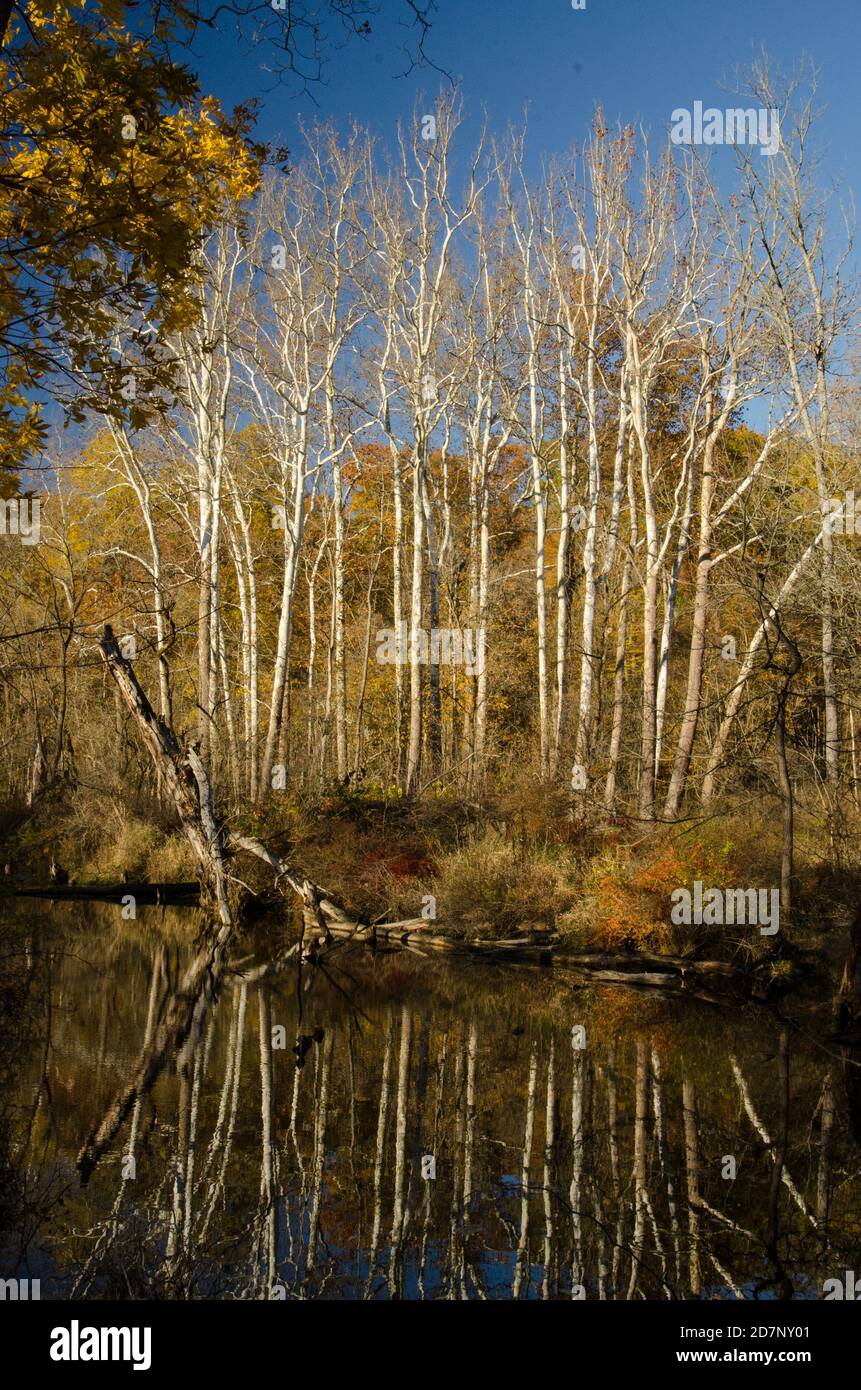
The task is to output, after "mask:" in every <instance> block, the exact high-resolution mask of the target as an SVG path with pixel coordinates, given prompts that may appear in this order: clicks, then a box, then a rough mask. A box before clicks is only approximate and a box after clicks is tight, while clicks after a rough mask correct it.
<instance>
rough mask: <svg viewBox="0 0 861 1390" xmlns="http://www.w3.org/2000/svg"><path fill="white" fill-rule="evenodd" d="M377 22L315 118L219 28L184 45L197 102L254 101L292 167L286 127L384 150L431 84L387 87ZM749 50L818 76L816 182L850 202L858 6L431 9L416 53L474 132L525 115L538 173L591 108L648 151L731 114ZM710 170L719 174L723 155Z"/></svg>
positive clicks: (577, 134) (765, 0) (294, 143)
mask: <svg viewBox="0 0 861 1390" xmlns="http://www.w3.org/2000/svg"><path fill="white" fill-rule="evenodd" d="M379 7H380V11H381V12H380V14H379V16H377V17H376V18H375V19H374V20H373V21H372V26H373V34H372V35H371V37H370V38H368V39H364V40H363V39H354V40H352V41H351V42H350V43H349V45H348V46H345V47H343V48H341V50H340V51H336V52H333V54H332V56H331V60H330V62H329V64H328V68H327V73H326V82H325V84H324V85H317V86H315V87H314V97H315V100H316V106H315V102H314V101H312V100H311V99H310V98H309V97H308V96H302V95H301V94H300V93H299V92H298V91H297V89H296V86H295V84H294V86H293V87H292V88H291V87H290V86H289V85H287V86H285V85H280V86H279V85H274V86H273V80H272V77H271V75H267V74H266V72H265V71H263V70H262V69H263V65H264V64H265V63H266V62H267V61H269V60H271V52H270V50H269V49H268V47H267V45H266V44H265V43H262V42H261V43H259V44H257V45H255V44H253V43H249V42H246V43H245V44H243V45H240V44H239V43H238V42H237V41H236V38H235V35H234V34H233V33H232V31H231V29H230V27H229V20H227V19H225V20H224V21H223V24H224V28H223V31H222V33H221V34H220V35H218V36H210V35H207V36H206V37H205V39H203V40H201V41H199V42H198V43H197V45H196V47H195V53H194V58H193V62H194V65H195V66H196V67H197V70H198V71H199V74H200V78H201V83H202V86H203V88H204V90H207V91H212V92H214V93H216V94H217V95H218V96H219V97H220V98H221V100H222V102H223V103H224V104H226V105H233V104H235V103H236V102H238V101H241V100H243V99H246V98H248V97H249V96H251V95H256V96H258V97H259V98H260V101H261V105H262V110H261V120H260V126H259V131H260V134H261V136H262V137H263V138H265V139H267V140H272V141H273V142H275V143H279V144H285V145H287V146H289V147H291V148H292V149H294V150H296V151H297V152H298V150H299V147H300V141H299V139H298V137H297V117H299V116H301V117H304V119H305V120H309V119H311V118H313V116H314V114H315V112H316V113H317V114H319V115H321V116H325V117H331V118H334V119H335V121H336V122H338V123H341V124H343V125H346V123H347V122H348V121H349V119H350V118H351V117H355V118H356V119H358V121H359V122H360V123H361V124H363V125H368V126H370V127H371V129H372V130H374V131H375V132H376V133H377V134H379V135H380V136H382V137H383V138H386V137H388V136H390V135H391V134H392V133H393V131H394V129H395V126H396V123H397V121H398V120H399V119H405V118H407V119H408V118H409V116H410V114H411V112H412V109H413V104H414V102H415V100H416V98H417V97H418V96H420V95H423V96H433V95H434V94H435V93H436V92H437V90H438V88H439V85H440V82H441V81H442V79H441V78H440V76H439V75H438V74H437V73H435V72H434V71H432V70H430V69H428V68H423V69H421V70H416V71H414V72H412V73H411V74H409V75H408V76H399V75H398V74H399V73H400V74H402V73H403V72H404V69H405V67H406V66H407V59H406V56H405V54H404V51H403V48H404V44H405V43H406V42H409V40H410V34H409V30H408V29H406V28H405V27H404V19H405V18H406V16H407V7H406V5H405V4H403V0H380V4H379ZM763 47H765V49H766V50H767V51H768V53H769V55H770V56H771V57H772V58H773V59H774V60H775V61H776V62H777V63H778V64H780V65H782V66H784V67H786V68H791V67H792V66H793V64H795V63H796V62H797V61H798V60H799V59H800V58H802V57H803V56H805V55H806V56H807V57H809V58H810V59H812V60H813V61H814V62H815V64H816V65H817V67H818V68H819V70H820V90H819V98H820V102H821V104H822V105H823V106H824V108H825V110H824V114H823V119H822V123H821V128H820V134H819V139H820V141H821V142H822V144H823V146H824V147H825V163H824V166H823V175H824V176H825V177H826V178H827V179H828V180H829V181H837V182H840V183H841V184H842V185H843V186H844V187H845V188H846V189H848V190H852V189H857V188H858V187H859V184H861V179H859V173H861V150H859V138H858V137H859V134H861V122H859V118H858V111H857V100H858V85H859V84H858V64H859V57H861V0H825V3H819V4H814V3H812V2H809V0H723V3H721V0H710V2H709V0H705V3H704V2H703V0H586V9H585V10H582V11H574V10H573V9H572V7H571V3H570V0H437V9H436V14H435V18H434V25H433V30H432V33H431V35H430V37H429V40H428V51H429V53H430V55H431V56H432V57H433V58H435V59H436V60H437V62H438V63H439V64H440V66H441V67H444V68H445V69H447V70H448V72H450V73H451V75H452V76H453V77H454V78H455V79H456V80H457V81H458V83H459V85H460V87H461V89H462V92H463V95H464V99H465V104H466V110H467V115H468V121H469V122H470V123H474V125H475V126H476V127H477V126H478V124H479V123H480V121H481V115H482V108H483V107H486V109H487V112H488V116H489V120H490V125H491V129H492V130H493V131H495V132H500V133H501V132H502V131H503V130H504V129H505V127H506V126H507V125H508V123H509V122H512V121H513V122H519V120H520V117H521V115H522V112H523V110H524V107H526V106H528V107H529V130H530V137H529V150H530V155H531V159H532V162H533V169H534V170H535V171H536V172H537V170H538V167H539V161H540V158H541V156H542V155H543V154H548V153H553V152H562V151H564V150H566V149H568V148H569V147H570V146H571V144H572V143H574V142H575V141H580V140H582V139H583V137H584V136H585V134H586V132H587V130H588V126H589V123H590V120H591V118H592V114H593V112H594V109H595V106H596V104H598V103H600V104H602V105H603V107H604V110H605V113H606V114H607V116H608V117H609V118H610V120H611V123H612V122H613V121H614V120H615V118H616V117H619V118H621V119H622V120H623V121H624V122H626V123H627V122H633V123H636V122H638V121H642V122H643V123H644V125H645V126H646V127H647V128H649V129H650V130H651V131H652V133H653V135H654V136H656V137H660V138H661V139H663V138H664V132H665V131H666V130H667V128H668V126H669V120H670V113H671V111H672V110H673V108H674V107H677V106H685V107H690V106H692V104H693V102H694V101H695V100H701V101H703V102H704V103H705V104H706V105H710V104H712V105H715V106H725V105H731V104H735V102H734V101H730V99H729V95H728V92H727V88H728V87H731V86H732V83H733V77H734V72H735V69H736V67H737V66H738V65H739V64H741V65H747V64H749V63H750V62H751V61H752V60H753V59H754V58H755V57H756V56H757V55H758V54H759V53H760V52H761V50H762V48H763ZM464 134H465V135H466V136H467V137H468V135H469V131H468V130H467V131H465V132H464ZM718 155H719V157H721V158H724V159H725V160H726V161H727V165H728V167H729V166H730V165H731V162H732V158H733V156H732V152H731V151H730V150H720V151H719V152H718Z"/></svg>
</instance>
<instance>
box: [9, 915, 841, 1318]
mask: <svg viewBox="0 0 861 1390" xmlns="http://www.w3.org/2000/svg"><path fill="white" fill-rule="evenodd" d="M4 919H5V920H4V922H3V925H2V936H0V941H2V943H3V945H2V947H0V982H1V983H2V993H0V1027H2V1030H3V1047H2V1062H0V1088H2V1099H0V1163H2V1170H3V1172H2V1196H0V1226H2V1236H0V1242H2V1243H0V1276H2V1277H3V1278H6V1279H8V1278H15V1277H18V1278H30V1279H33V1278H38V1279H40V1281H41V1296H42V1298H43V1299H45V1298H68V1297H72V1296H74V1297H76V1298H82V1297H86V1298H91V1299H98V1298H134V1299H140V1298H216V1299H236V1298H286V1299H297V1298H306V1299H310V1298H315V1299H316V1298H327V1299H392V1298H398V1299H439V1298H442V1299H473V1298H477V1299H556V1298H566V1299H570V1298H572V1297H578V1298H586V1299H641V1298H658V1299H678V1298H691V1297H702V1298H740V1297H744V1298H757V1297H758V1298H786V1297H790V1296H791V1297H795V1298H820V1297H822V1296H823V1291H826V1292H827V1291H828V1287H829V1286H828V1285H826V1281H827V1280H840V1281H841V1283H845V1280H846V1271H852V1270H857V1271H858V1272H859V1275H861V1146H859V1139H861V1126H859V1124H858V1121H857V1119H856V1120H854V1121H853V1108H854V1107H853V1103H852V1097H853V1095H855V1094H857V1084H853V1083H854V1082H855V1077H856V1075H857V1074H858V1071H859V1068H858V1065H857V1058H853V1057H852V1056H850V1055H849V1054H847V1053H846V1051H845V1050H841V1049H840V1048H839V1047H837V1046H836V1045H834V1044H833V1043H829V1042H827V1041H826V1040H825V1039H826V1038H827V1034H828V1031H829V1022H830V1020H829V1016H828V1011H827V1009H826V1010H824V1012H823V1013H822V1015H821V1016H819V1015H817V1013H816V1011H815V1010H809V1011H807V1012H806V1013H803V1014H802V1013H800V1012H799V1011H798V1010H797V1009H796V1010H793V1008H792V1007H791V1006H789V1005H787V1006H785V1008H786V1012H787V1015H792V1017H791V1019H790V1021H789V1022H786V1021H784V1020H782V1019H781V1018H779V1017H778V1016H776V1014H775V1013H774V1012H773V1011H769V1010H765V1009H763V1008H759V1007H758V1008H754V1007H750V1008H749V1009H746V1010H739V1009H738V1008H736V1007H734V1008H727V1009H720V1008H717V1007H713V1006H709V1005H705V1004H694V1003H688V1002H683V1001H675V1002H667V1001H665V1000H663V999H660V998H657V997H655V996H654V994H649V993H646V992H643V991H635V990H630V989H608V988H606V987H595V986H591V985H588V984H584V983H583V981H582V979H581V980H578V979H577V978H575V977H574V976H572V975H567V974H566V973H565V972H564V971H561V970H557V969H555V968H554V969H548V968H543V969H542V968H540V967H535V968H532V967H525V966H512V965H510V964H508V965H499V966H494V965H484V964H481V965H479V964H477V963H476V962H475V961H473V960H468V961H464V962H459V961H456V960H455V961H452V960H451V958H442V959H433V958H422V957H418V956H415V955H411V954H409V953H407V952H403V951H397V952H391V953H386V954H381V953H373V952H372V951H371V949H370V948H369V947H367V946H361V947H358V946H350V945H345V946H343V947H341V948H339V949H338V950H336V951H335V952H334V953H333V955H332V956H331V958H330V960H329V961H328V963H327V965H326V968H325V970H323V969H320V968H313V967H307V966H306V967H305V968H304V969H303V971H302V973H301V975H300V973H299V969H298V966H297V963H296V959H295V957H293V958H291V959H288V960H286V961H285V960H284V958H283V956H284V947H285V945H286V944H289V941H290V940H291V939H293V938H292V937H291V935H290V928H289V926H288V925H286V924H285V925H284V926H281V927H278V928H277V929H276V928H273V927H272V925H271V924H270V925H268V926H267V928H266V930H265V931H263V930H262V929H261V930H260V932H259V933H257V934H256V935H252V936H250V937H246V938H244V939H243V940H242V942H241V943H240V945H239V946H238V947H237V950H236V952H235V955H234V957H233V958H232V960H231V963H230V968H229V969H228V971H227V972H226V973H225V975H224V976H223V978H222V979H221V980H220V981H219V982H218V986H217V988H216V989H215V991H214V998H213V999H212V1002H211V1003H210V1005H209V1006H208V1007H207V1008H206V1010H205V1011H204V1012H203V1013H202V1015H201V1017H200V1019H199V1026H197V1027H196V1029H195V1030H194V1031H193V1032H192V1034H191V1035H190V1037H189V1039H188V1042H187V1043H186V1044H185V1046H184V1047H183V1048H182V1049H181V1050H180V1051H179V1052H178V1053H176V1052H175V1053H174V1054H173V1055H172V1056H170V1057H168V1058H167V1059H166V1063H165V1065H164V1066H163V1067H162V1068H161V1069H158V1068H157V1069H156V1075H155V1076H154V1078H153V1079H152V1082H151V1084H148V1087H147V1088H145V1089H144V1091H143V1093H142V1094H140V1095H138V1096H137V1097H136V1098H135V1100H134V1103H133V1104H132V1105H131V1106H130V1108H129V1110H128V1113H127V1115H126V1117H125V1118H124V1120H123V1122H122V1124H121V1125H120V1127H119V1129H118V1131H117V1133H116V1135H115V1137H113V1139H112V1141H111V1142H110V1143H109V1144H108V1146H107V1148H106V1149H105V1152H104V1153H103V1154H102V1155H101V1157H100V1158H99V1161H98V1162H97V1163H96V1166H95V1168H94V1170H93V1172H92V1175H91V1176H90V1177H89V1180H88V1182H87V1183H86V1184H84V1183H82V1181H81V1177H80V1174H79V1171H78V1168H77V1166H76V1158H77V1155H78V1153H79V1151H80V1150H81V1148H82V1146H83V1145H84V1144H85V1143H86V1142H87V1140H88V1139H89V1138H90V1136H91V1135H92V1134H93V1132H94V1131H95V1130H96V1129H97V1128H98V1126H99V1124H100V1123H101V1121H102V1120H103V1118H104V1116H105V1115H106V1113H107V1112H109V1110H110V1107H111V1104H112V1102H113V1100H114V1098H115V1097H116V1095H117V1094H118V1093H119V1092H121V1091H122V1088H123V1085H124V1084H127V1083H128V1079H129V1077H130V1076H131V1075H132V1074H133V1073H134V1072H135V1070H136V1068H137V1067H138V1065H139V1063H140V1061H141V1058H142V1057H144V1058H145V1057H146V1055H147V1049H148V1047H150V1045H151V1043H152V1039H153V1037H154V1035H155V1033H156V1031H157V1027H158V1022H159V1019H160V1018H161V1017H162V1016H163V1012H164V1008H165V1001H166V1000H167V999H168V998H169V996H170V995H171V993H172V991H175V989H176V986H177V983H178V981H179V980H180V978H181V976H182V972H183V967H184V965H185V963H186V962H187V960H188V959H189V956H190V953H191V950H192V942H193V940H194V936H195V931H196V929H197V927H198V925H199V923H198V919H197V914H196V913H195V912H193V911H189V910H163V909H159V908H145V909H139V911H138V916H137V920H135V921H132V922H125V921H122V920H121V919H120V911H119V908H117V907H113V906H110V905H107V904H104V905H90V904H78V903H76V904H63V905H62V906H60V905H54V906H53V907H52V906H50V905H47V904H39V903H26V904H21V905H18V906H17V907H16V908H15V909H13V910H12V911H10V910H9V909H8V908H7V909H5V910H4ZM853 1130H854V1131H856V1132H853Z"/></svg>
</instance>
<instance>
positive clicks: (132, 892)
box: [0, 882, 200, 907]
mask: <svg viewBox="0 0 861 1390" xmlns="http://www.w3.org/2000/svg"><path fill="white" fill-rule="evenodd" d="M3 895H5V896H7V897H10V898H47V899H50V900H52V901H54V902H64V901H81V902H116V903H119V902H122V900H123V898H124V897H127V896H131V897H133V898H134V899H135V901H136V902H138V903H162V904H163V905H164V906H165V907H170V906H172V905H174V904H176V905H177V906H181V907H192V906H194V904H195V903H198V902H199V901H200V884H199V883H143V882H140V883H76V884H74V885H71V886H64V887H62V888H61V887H59V886H58V885H57V884H54V883H52V884H50V885H49V886H48V887H44V888H42V887H35V888H34V887H27V888H4V887H0V896H3Z"/></svg>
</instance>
